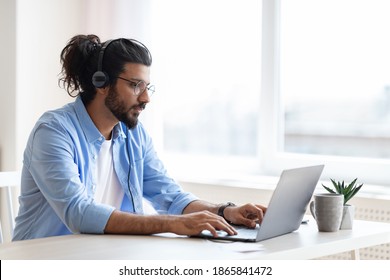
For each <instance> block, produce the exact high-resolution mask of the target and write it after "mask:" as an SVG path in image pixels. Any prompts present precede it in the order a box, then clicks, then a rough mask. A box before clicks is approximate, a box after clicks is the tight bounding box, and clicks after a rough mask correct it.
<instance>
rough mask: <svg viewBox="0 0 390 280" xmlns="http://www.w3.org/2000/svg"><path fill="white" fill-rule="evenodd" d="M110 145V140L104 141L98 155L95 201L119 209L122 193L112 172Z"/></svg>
mask: <svg viewBox="0 0 390 280" xmlns="http://www.w3.org/2000/svg"><path fill="white" fill-rule="evenodd" d="M111 144H112V140H106V141H104V143H103V144H102V147H101V149H100V152H99V155H98V159H97V186H96V192H95V200H96V201H97V202H100V203H104V204H108V205H111V206H113V207H115V208H116V209H120V207H121V204H122V200H123V196H124V191H123V189H122V188H121V186H120V184H119V180H118V177H117V175H116V173H115V171H114V163H113V161H112V145H111Z"/></svg>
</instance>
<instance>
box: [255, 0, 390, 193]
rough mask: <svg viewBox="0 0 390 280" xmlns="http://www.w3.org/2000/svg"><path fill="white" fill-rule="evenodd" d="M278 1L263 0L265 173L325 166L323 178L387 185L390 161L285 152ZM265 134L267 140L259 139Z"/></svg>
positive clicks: (262, 146)
mask: <svg viewBox="0 0 390 280" xmlns="http://www.w3.org/2000/svg"><path fill="white" fill-rule="evenodd" d="M280 16H281V0H263V14H262V17H263V19H262V20H263V26H262V28H263V30H262V32H263V37H262V71H261V73H262V83H261V85H262V88H261V104H260V109H261V114H260V122H259V123H260V128H259V132H260V137H259V138H260V143H259V145H260V147H259V151H260V161H261V164H260V166H261V169H262V172H263V173H265V174H267V175H268V174H271V175H276V174H277V173H279V172H280V170H282V169H288V168H293V167H297V166H307V165H315V164H325V169H324V172H323V176H322V177H323V178H326V179H329V178H337V179H338V180H351V179H354V178H356V177H358V178H359V180H360V181H362V182H365V183H367V184H377V185H385V186H389V185H390V176H389V175H388V173H389V171H390V160H387V159H376V158H362V157H346V156H345V157H342V156H324V155H312V154H298V153H287V152H283V151H281V147H283V135H284V134H283V131H284V129H283V123H284V114H283V106H282V105H283V104H282V98H281V92H280V86H279V85H280V76H279V71H280V22H281V18H280ZM261 135H266V136H267V137H261Z"/></svg>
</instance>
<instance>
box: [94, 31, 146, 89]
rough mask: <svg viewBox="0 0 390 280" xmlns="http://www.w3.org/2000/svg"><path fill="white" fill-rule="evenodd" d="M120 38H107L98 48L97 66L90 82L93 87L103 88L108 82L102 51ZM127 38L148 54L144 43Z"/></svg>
mask: <svg viewBox="0 0 390 280" xmlns="http://www.w3.org/2000/svg"><path fill="white" fill-rule="evenodd" d="M122 39H123V38H119V39H113V40H108V41H106V42H105V43H104V45H103V47H102V48H101V49H100V52H99V60H98V68H97V71H96V72H95V73H94V74H93V75H92V84H93V85H94V87H96V88H104V87H106V86H107V85H108V83H109V82H110V77H109V76H108V74H107V73H106V72H104V71H103V58H104V52H105V50H106V49H107V48H108V46H109V45H110V44H111V43H112V42H115V41H119V40H122ZM127 40H129V41H130V42H132V43H133V44H135V45H138V46H139V47H143V48H144V49H145V50H146V51H147V52H148V53H149V55H150V52H149V50H148V48H147V47H146V46H145V45H144V44H142V43H141V42H140V41H137V40H135V39H127Z"/></svg>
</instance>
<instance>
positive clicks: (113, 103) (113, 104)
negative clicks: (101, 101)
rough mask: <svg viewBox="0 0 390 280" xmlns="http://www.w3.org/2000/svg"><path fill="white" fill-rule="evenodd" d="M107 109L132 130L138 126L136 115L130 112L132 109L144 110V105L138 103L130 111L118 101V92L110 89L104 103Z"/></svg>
mask: <svg viewBox="0 0 390 280" xmlns="http://www.w3.org/2000/svg"><path fill="white" fill-rule="evenodd" d="M105 104H106V106H107V108H108V109H109V110H110V111H111V113H112V114H113V115H114V116H115V117H116V118H117V119H118V120H119V121H120V122H123V123H124V124H125V125H126V126H127V127H128V128H129V129H132V128H134V127H136V126H137V124H138V116H139V114H138V113H134V114H132V113H131V112H130V111H131V110H134V109H139V108H142V109H145V106H146V103H139V104H137V105H134V106H132V107H131V108H130V109H128V108H125V106H124V105H123V104H122V103H121V102H120V101H119V99H118V92H117V91H116V90H115V89H113V88H110V89H109V91H108V95H107V98H106V101H105Z"/></svg>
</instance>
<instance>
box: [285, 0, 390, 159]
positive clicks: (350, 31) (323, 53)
mask: <svg viewBox="0 0 390 280" xmlns="http://www.w3.org/2000/svg"><path fill="white" fill-rule="evenodd" d="M388 11H390V2H389V1H386V0H373V1H372V0H366V1H353V0H342V1H340V0H331V1H329V0H327V1H323V0H314V1H313V0H294V1H288V0H287V1H286V0H284V1H282V2H281V17H280V18H281V26H280V46H281V47H280V95H281V97H282V100H283V101H282V103H283V105H284V107H283V109H284V120H285V122H284V146H283V147H281V148H282V149H283V150H284V151H286V152H294V153H305V154H324V155H340V156H350V157H369V158H390V37H389V36H387V33H388V27H389V26H390V17H388V15H387V13H388Z"/></svg>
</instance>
